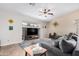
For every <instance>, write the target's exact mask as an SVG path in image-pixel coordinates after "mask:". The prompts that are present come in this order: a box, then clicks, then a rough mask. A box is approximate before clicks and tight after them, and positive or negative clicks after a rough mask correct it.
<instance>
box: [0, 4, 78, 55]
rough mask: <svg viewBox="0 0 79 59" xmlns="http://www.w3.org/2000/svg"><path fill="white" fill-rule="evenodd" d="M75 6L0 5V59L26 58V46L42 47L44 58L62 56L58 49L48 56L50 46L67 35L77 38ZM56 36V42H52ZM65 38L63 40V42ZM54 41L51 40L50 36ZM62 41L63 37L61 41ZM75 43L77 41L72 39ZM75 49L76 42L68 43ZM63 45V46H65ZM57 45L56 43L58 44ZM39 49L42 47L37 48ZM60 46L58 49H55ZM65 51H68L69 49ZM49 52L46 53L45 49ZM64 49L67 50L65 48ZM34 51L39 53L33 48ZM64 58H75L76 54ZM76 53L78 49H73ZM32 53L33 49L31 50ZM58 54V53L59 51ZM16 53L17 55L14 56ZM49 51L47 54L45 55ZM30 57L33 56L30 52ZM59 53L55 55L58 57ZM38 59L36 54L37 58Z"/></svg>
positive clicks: (76, 10)
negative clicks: (6, 58)
mask: <svg viewBox="0 0 79 59" xmlns="http://www.w3.org/2000/svg"><path fill="white" fill-rule="evenodd" d="M78 6H79V3H3V4H0V19H1V20H0V24H1V29H0V32H1V33H0V49H1V50H0V55H1V56H13V55H15V56H26V52H27V53H28V54H29V52H28V51H29V50H28V49H26V48H27V46H28V47H29V46H31V45H35V44H36V45H37V46H38V45H40V44H41V43H43V42H44V43H43V44H46V45H47V46H49V47H45V46H44V47H42V48H45V52H44V54H45V55H46V56H60V55H62V56H63V53H62V52H60V49H61V47H60V49H59V50H58V48H57V50H56V48H55V50H54V48H53V51H57V52H56V53H57V54H56V53H55V52H52V53H50V51H49V50H50V49H51V50H52V48H50V47H52V45H53V42H55V41H56V44H58V43H57V41H59V39H61V38H62V37H64V36H66V35H67V36H68V35H70V34H69V33H71V34H73V35H75V36H77V38H78V35H79V24H78V22H79V7H78ZM53 33H56V35H57V36H58V38H57V36H56V39H55V38H53V37H52V36H53ZM67 36H66V38H67ZM54 37H55V36H54ZM64 39H65V37H64ZM76 40H78V39H76ZM69 41H70V40H69ZM71 41H72V42H73V44H72V45H74V47H76V46H77V45H78V44H77V42H78V41H77V42H76V41H74V40H71ZM74 42H75V43H74ZM65 43H67V42H65ZM59 44H60V43H59ZM41 45H42V44H41ZM59 46H60V45H59ZM69 47H72V46H71V45H69ZM49 48H50V49H49ZM66 48H68V47H66ZM37 49H38V50H39V49H41V48H39V47H37ZM73 49H75V48H72V49H70V48H69V51H66V52H69V54H67V55H66V54H65V56H68V55H70V56H74V55H79V52H78V50H76V52H77V53H76V52H72V53H71V54H70V50H73ZM77 49H79V48H78V47H77ZM35 50H36V49H35ZM61 50H62V49H61ZM16 51H17V52H16ZM48 51H49V52H48ZM30 53H31V54H30V55H32V56H33V52H32V51H31V52H30ZM58 53H59V54H58ZM37 55H38V54H37Z"/></svg>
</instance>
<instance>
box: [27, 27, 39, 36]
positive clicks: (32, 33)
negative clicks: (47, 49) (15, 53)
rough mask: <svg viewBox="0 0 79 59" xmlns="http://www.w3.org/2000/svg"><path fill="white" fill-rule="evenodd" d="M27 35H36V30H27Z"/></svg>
mask: <svg viewBox="0 0 79 59" xmlns="http://www.w3.org/2000/svg"><path fill="white" fill-rule="evenodd" d="M27 35H38V28H27Z"/></svg>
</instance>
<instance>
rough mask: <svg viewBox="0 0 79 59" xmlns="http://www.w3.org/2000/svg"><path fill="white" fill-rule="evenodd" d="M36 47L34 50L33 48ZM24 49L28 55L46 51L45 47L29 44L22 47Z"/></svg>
mask: <svg viewBox="0 0 79 59" xmlns="http://www.w3.org/2000/svg"><path fill="white" fill-rule="evenodd" d="M35 49H36V50H35ZM24 50H25V51H26V52H27V53H28V54H29V55H30V56H33V55H34V54H39V53H41V54H42V53H44V52H46V51H47V49H45V48H42V47H40V46H37V45H31V46H29V47H26V48H24ZM33 51H36V53H34V52H33Z"/></svg>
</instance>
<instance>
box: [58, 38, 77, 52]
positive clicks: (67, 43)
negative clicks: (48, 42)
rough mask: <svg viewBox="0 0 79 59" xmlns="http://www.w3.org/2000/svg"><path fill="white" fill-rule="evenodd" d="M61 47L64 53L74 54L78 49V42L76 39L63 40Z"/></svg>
mask: <svg viewBox="0 0 79 59" xmlns="http://www.w3.org/2000/svg"><path fill="white" fill-rule="evenodd" d="M59 47H60V49H61V51H62V52H63V53H72V52H73V50H74V48H75V47H76V41H75V40H74V39H71V40H61V41H60V42H59Z"/></svg>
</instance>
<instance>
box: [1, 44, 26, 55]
mask: <svg viewBox="0 0 79 59" xmlns="http://www.w3.org/2000/svg"><path fill="white" fill-rule="evenodd" d="M0 56H25V51H24V49H22V48H21V47H20V46H19V44H13V45H8V46H1V47H0Z"/></svg>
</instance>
